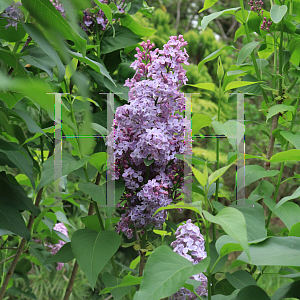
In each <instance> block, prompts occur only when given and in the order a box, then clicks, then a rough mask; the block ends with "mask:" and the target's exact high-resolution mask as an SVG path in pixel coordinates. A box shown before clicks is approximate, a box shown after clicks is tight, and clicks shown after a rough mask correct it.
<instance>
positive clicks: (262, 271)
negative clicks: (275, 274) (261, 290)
mask: <svg viewBox="0 0 300 300" xmlns="http://www.w3.org/2000/svg"><path fill="white" fill-rule="evenodd" d="M266 268H267V266H265V267H264V268H263V269H262V270H261V273H259V274H258V275H257V277H256V279H255V281H256V282H257V281H258V279H259V278H260V276H261V275H262V274H263V273H264V270H265V269H266Z"/></svg>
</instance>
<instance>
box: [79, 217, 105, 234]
mask: <svg viewBox="0 0 300 300" xmlns="http://www.w3.org/2000/svg"><path fill="white" fill-rule="evenodd" d="M81 221H82V223H83V224H84V225H85V227H86V228H87V229H92V230H95V231H98V232H100V231H101V226H100V223H99V219H98V216H97V215H92V216H87V217H83V218H81Z"/></svg>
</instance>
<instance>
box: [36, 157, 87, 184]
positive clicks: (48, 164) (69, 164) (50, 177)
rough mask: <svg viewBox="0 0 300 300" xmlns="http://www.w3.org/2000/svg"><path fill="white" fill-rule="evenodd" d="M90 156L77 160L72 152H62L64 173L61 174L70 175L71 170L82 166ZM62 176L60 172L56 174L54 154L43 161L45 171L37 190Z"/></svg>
mask: <svg viewBox="0 0 300 300" xmlns="http://www.w3.org/2000/svg"><path fill="white" fill-rule="evenodd" d="M88 160H89V157H85V158H83V159H81V160H76V159H75V158H73V157H72V156H71V155H70V154H67V153H64V152H63V153H62V174H61V176H66V175H69V174H70V173H71V172H73V171H75V170H77V169H79V168H81V167H82V166H83V165H84V164H85V163H87V162H88ZM58 178H60V176H59V174H54V155H52V156H51V157H49V158H48V159H47V160H46V161H45V162H44V163H43V172H42V178H41V181H40V183H39V185H38V187H37V190H39V189H41V188H42V187H44V186H46V185H47V184H49V183H52V182H54V181H56V180H57V179H58Z"/></svg>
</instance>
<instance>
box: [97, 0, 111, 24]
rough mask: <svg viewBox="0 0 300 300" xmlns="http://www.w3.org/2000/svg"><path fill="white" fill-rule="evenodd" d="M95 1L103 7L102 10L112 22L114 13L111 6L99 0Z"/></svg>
mask: <svg viewBox="0 0 300 300" xmlns="http://www.w3.org/2000/svg"><path fill="white" fill-rule="evenodd" d="M94 2H95V3H96V4H97V5H98V6H99V7H100V8H101V10H102V11H103V12H104V14H105V16H106V18H107V20H108V21H109V23H110V24H112V22H113V19H112V13H111V9H110V7H109V6H108V5H107V4H105V3H101V2H100V1H99V0H94Z"/></svg>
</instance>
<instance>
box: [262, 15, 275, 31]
mask: <svg viewBox="0 0 300 300" xmlns="http://www.w3.org/2000/svg"><path fill="white" fill-rule="evenodd" d="M272 23H273V22H272V21H271V20H270V19H269V20H268V21H267V18H266V17H264V20H263V23H262V25H261V26H260V29H261V30H263V31H268V30H270V26H271V25H272Z"/></svg>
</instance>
